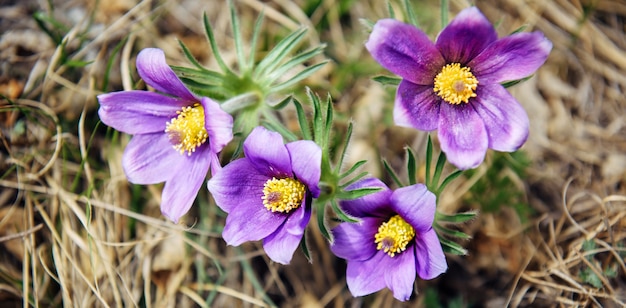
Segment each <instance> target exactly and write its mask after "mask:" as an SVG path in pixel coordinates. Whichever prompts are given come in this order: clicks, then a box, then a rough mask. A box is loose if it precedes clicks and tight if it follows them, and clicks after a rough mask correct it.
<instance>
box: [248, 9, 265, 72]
mask: <svg viewBox="0 0 626 308" xmlns="http://www.w3.org/2000/svg"><path fill="white" fill-rule="evenodd" d="M264 17H265V7H263V9H262V10H261V13H260V14H259V17H257V19H256V22H255V23H254V30H253V31H254V32H253V33H252V42H251V43H250V54H249V55H248V67H253V66H254V63H255V60H256V59H255V56H256V55H255V53H256V49H257V42H258V40H259V34H260V33H261V28H262V24H263V19H264Z"/></svg>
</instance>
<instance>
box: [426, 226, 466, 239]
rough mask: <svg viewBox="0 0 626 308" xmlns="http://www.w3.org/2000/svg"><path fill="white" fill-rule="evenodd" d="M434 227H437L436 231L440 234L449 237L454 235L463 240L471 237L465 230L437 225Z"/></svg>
mask: <svg viewBox="0 0 626 308" xmlns="http://www.w3.org/2000/svg"><path fill="white" fill-rule="evenodd" d="M435 228H436V229H437V232H439V233H441V234H445V235H447V236H449V237H455V238H458V239H463V240H468V239H471V238H472V237H471V236H469V235H468V234H467V233H465V232H461V231H458V230H452V229H448V228H445V227H442V226H439V225H436V226H435Z"/></svg>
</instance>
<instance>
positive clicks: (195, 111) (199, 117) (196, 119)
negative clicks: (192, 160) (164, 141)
mask: <svg viewBox="0 0 626 308" xmlns="http://www.w3.org/2000/svg"><path fill="white" fill-rule="evenodd" d="M176 113H177V114H178V116H177V117H176V118H172V120H170V122H168V123H167V124H166V126H165V132H166V133H167V136H168V137H169V139H170V142H171V143H172V145H174V149H176V150H177V151H178V152H180V154H184V153H185V152H187V155H191V153H193V152H195V151H196V148H197V147H199V146H201V145H202V144H203V143H205V142H206V141H207V139H208V138H209V134H208V133H207V131H206V128H204V108H202V106H201V105H200V104H195V105H193V106H187V107H183V108H182V109H181V110H180V111H177V112H176Z"/></svg>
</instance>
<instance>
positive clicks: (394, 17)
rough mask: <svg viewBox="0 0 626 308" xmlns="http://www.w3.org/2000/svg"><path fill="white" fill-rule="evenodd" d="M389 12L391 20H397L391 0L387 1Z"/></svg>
mask: <svg viewBox="0 0 626 308" xmlns="http://www.w3.org/2000/svg"><path fill="white" fill-rule="evenodd" d="M387 12H388V13H389V18H391V19H396V12H395V11H394V10H393V6H392V5H391V1H389V0H387Z"/></svg>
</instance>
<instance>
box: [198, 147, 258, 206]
mask: <svg viewBox="0 0 626 308" xmlns="http://www.w3.org/2000/svg"><path fill="white" fill-rule="evenodd" d="M267 180H269V178H268V177H267V176H266V175H263V174H260V173H259V172H258V171H257V170H256V169H255V168H254V166H252V164H250V161H249V160H248V159H247V158H241V159H237V160H235V161H232V162H231V163H229V164H228V165H226V167H224V168H223V169H222V170H221V171H220V172H218V173H217V174H215V175H213V177H212V178H211V179H210V180H209V182H208V183H207V188H208V189H209V192H211V195H213V199H215V203H216V204H217V206H219V207H220V208H221V209H222V210H224V211H225V212H226V213H230V212H232V211H235V210H239V209H240V208H241V207H242V206H244V205H245V204H249V203H254V204H255V206H256V205H259V204H260V206H261V207H262V208H263V209H265V207H264V206H263V200H262V199H261V197H263V185H265V182H267Z"/></svg>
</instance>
